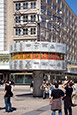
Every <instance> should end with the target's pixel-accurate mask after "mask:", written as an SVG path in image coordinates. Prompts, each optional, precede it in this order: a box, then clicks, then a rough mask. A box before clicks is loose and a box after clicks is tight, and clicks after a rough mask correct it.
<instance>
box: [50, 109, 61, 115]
mask: <svg viewBox="0 0 77 115" xmlns="http://www.w3.org/2000/svg"><path fill="white" fill-rule="evenodd" d="M55 112H56V111H54V110H53V111H52V115H55ZM59 115H62V112H61V110H59Z"/></svg>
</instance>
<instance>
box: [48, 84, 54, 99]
mask: <svg viewBox="0 0 77 115" xmlns="http://www.w3.org/2000/svg"><path fill="white" fill-rule="evenodd" d="M53 89H54V87H53V85H52V82H50V89H49V99H50V98H51V94H52V91H53Z"/></svg>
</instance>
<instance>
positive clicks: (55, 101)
mask: <svg viewBox="0 0 77 115" xmlns="http://www.w3.org/2000/svg"><path fill="white" fill-rule="evenodd" d="M63 96H64V92H63V91H62V90H61V89H59V88H58V84H57V83H56V84H55V89H54V90H53V91H52V94H51V99H50V104H51V110H52V115H55V112H56V111H59V115H62V102H61V99H62V97H63Z"/></svg>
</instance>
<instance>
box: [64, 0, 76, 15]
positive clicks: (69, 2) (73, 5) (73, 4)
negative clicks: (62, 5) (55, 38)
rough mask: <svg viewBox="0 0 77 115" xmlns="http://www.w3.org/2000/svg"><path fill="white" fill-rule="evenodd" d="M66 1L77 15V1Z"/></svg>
mask: <svg viewBox="0 0 77 115" xmlns="http://www.w3.org/2000/svg"><path fill="white" fill-rule="evenodd" d="M65 1H66V2H67V3H68V5H69V6H70V7H71V9H72V10H73V12H74V13H75V14H76V15H77V0H65Z"/></svg>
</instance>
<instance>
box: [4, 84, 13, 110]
mask: <svg viewBox="0 0 77 115" xmlns="http://www.w3.org/2000/svg"><path fill="white" fill-rule="evenodd" d="M11 94H12V89H11V86H10V85H9V82H6V83H5V91H4V99H5V111H6V112H12V107H11V102H10V97H11V96H12V95H11ZM8 108H9V110H8Z"/></svg>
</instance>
